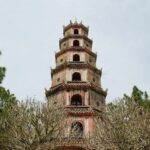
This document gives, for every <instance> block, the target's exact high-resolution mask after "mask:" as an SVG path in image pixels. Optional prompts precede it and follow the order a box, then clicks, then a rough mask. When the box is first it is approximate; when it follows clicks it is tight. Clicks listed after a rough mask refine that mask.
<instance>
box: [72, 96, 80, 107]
mask: <svg viewBox="0 0 150 150" xmlns="http://www.w3.org/2000/svg"><path fill="white" fill-rule="evenodd" d="M71 105H72V106H81V105H82V97H81V95H79V94H76V95H73V96H72V97H71Z"/></svg>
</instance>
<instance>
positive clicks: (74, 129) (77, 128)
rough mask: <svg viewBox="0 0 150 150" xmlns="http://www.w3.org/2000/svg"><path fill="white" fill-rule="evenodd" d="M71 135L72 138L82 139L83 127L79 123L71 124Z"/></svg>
mask: <svg viewBox="0 0 150 150" xmlns="http://www.w3.org/2000/svg"><path fill="white" fill-rule="evenodd" d="M71 134H72V136H73V137H78V138H79V137H82V136H83V125H82V123H80V122H79V121H77V122H74V123H72V125H71Z"/></svg>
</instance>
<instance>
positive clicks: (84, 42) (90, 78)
mask: <svg viewBox="0 0 150 150" xmlns="http://www.w3.org/2000/svg"><path fill="white" fill-rule="evenodd" d="M88 33H89V28H88V27H86V26H84V25H83V24H82V22H81V23H78V22H77V21H75V22H71V21H70V24H69V25H67V26H64V27H63V38H62V39H60V40H59V47H60V50H59V51H58V52H57V53H56V54H55V59H56V67H55V68H54V69H52V70H51V80H52V85H51V87H50V89H49V90H47V91H46V97H47V99H48V101H51V100H52V99H53V100H54V102H53V103H59V104H61V105H62V106H63V107H64V109H66V110H67V116H66V124H67V125H66V128H65V129H64V130H65V133H64V137H65V138H64V140H62V142H63V144H62V145H63V146H62V149H64V150H86V149H88V147H87V146H86V142H85V141H84V140H85V138H89V137H90V136H92V134H93V131H94V120H93V118H94V111H99V112H103V111H104V106H105V98H106V95H107V92H106V91H104V90H103V89H102V87H101V75H102V70H99V69H98V68H97V67H96V59H97V54H96V53H94V52H93V51H92V43H93V41H92V40H91V39H90V38H89V37H88ZM73 129H75V130H74V132H76V133H75V134H74V138H72V139H71V140H69V141H68V142H66V138H67V137H68V138H69V136H70V133H72V130H73Z"/></svg>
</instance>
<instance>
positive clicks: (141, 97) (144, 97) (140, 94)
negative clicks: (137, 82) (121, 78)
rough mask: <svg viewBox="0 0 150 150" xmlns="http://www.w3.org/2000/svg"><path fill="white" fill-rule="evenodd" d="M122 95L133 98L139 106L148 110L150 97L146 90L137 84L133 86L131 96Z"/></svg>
mask: <svg viewBox="0 0 150 150" xmlns="http://www.w3.org/2000/svg"><path fill="white" fill-rule="evenodd" d="M124 97H125V98H127V99H129V100H133V101H135V102H136V103H138V104H139V105H140V106H143V107H144V108H146V109H149V110H150V99H149V95H148V94H147V92H146V91H141V90H139V89H138V87H137V86H133V89H132V93H131V96H128V95H126V94H124Z"/></svg>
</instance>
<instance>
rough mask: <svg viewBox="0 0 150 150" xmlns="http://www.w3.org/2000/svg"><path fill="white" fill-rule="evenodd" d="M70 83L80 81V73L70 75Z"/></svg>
mask: <svg viewBox="0 0 150 150" xmlns="http://www.w3.org/2000/svg"><path fill="white" fill-rule="evenodd" d="M72 81H81V75H80V73H78V72H75V73H74V74H73V75H72Z"/></svg>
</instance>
